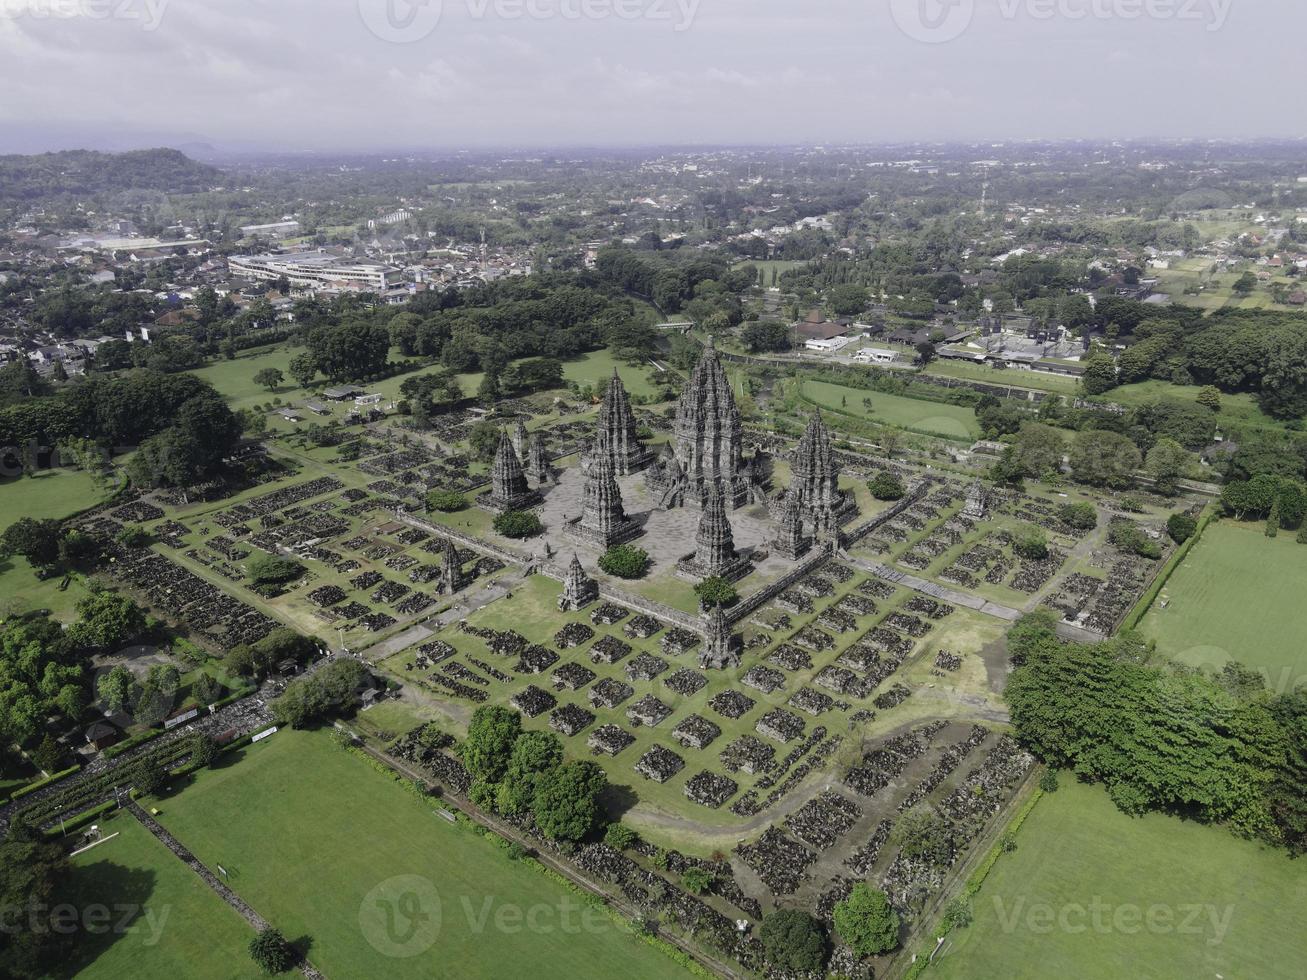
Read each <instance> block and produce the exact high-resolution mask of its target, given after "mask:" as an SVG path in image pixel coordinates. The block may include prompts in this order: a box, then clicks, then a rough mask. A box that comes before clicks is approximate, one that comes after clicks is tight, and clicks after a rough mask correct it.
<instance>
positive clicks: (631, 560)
mask: <svg viewBox="0 0 1307 980" xmlns="http://www.w3.org/2000/svg"><path fill="white" fill-rule="evenodd" d="M599 567H600V569H602V570H603V571H604V572H605V573H607V574H608V575H612V576H615V577H616V578H624V579H638V578H644V576H645V575H646V573H648V571H649V552H647V551H645V550H644V549H643V548H637V547H636V546H635V545H630V544H619V545H614V546H613V547H611V548H609V549H608V550H607V551H606V552H604V554H603V555H602V556H601V557H600V559H599Z"/></svg>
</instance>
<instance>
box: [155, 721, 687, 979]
mask: <svg viewBox="0 0 1307 980" xmlns="http://www.w3.org/2000/svg"><path fill="white" fill-rule="evenodd" d="M242 756H243V758H242V759H241V761H240V762H239V763H236V764H232V765H228V766H225V767H219V768H217V769H213V770H208V771H205V772H203V773H201V774H199V776H198V778H197V779H196V780H195V781H194V783H193V784H192V785H190V786H188V787H187V788H186V789H184V790H182V791H181V792H179V793H178V794H177V795H176V796H174V797H172V798H168V799H164V800H163V801H162V802H161V803H159V804H158V805H159V806H160V807H161V808H162V810H163V814H162V816H161V818H160V819H161V821H162V822H163V823H164V825H165V826H167V828H168V829H169V830H170V831H171V832H172V833H173V834H175V835H176V836H177V837H178V838H179V839H180V840H181V841H182V842H183V843H184V844H186V846H187V847H189V848H190V849H191V850H192V851H193V852H194V853H195V854H196V856H197V857H199V858H200V860H202V861H204V862H205V863H206V864H208V865H209V866H210V867H212V866H213V865H214V864H218V863H220V864H222V865H223V867H224V868H226V869H227V870H228V871H229V872H230V875H231V877H230V884H231V887H232V888H233V889H234V890H235V891H236V892H237V893H238V894H239V895H240V896H241V897H242V898H244V899H245V900H246V901H248V902H250V904H252V905H253V906H254V907H255V908H256V909H258V910H259V912H260V913H261V914H262V915H263V916H264V917H265V918H267V919H268V920H269V921H271V922H273V923H275V924H276V925H277V927H278V928H280V929H281V930H282V931H283V932H284V933H285V934H286V935H287V937H289V938H292V939H297V938H300V937H307V938H309V939H311V946H310V949H309V955H310V957H311V958H312V959H313V961H314V963H315V964H316V965H318V966H320V967H321V968H322V970H323V971H324V972H325V973H326V975H327V976H330V977H367V976H376V975H377V974H378V971H379V970H383V971H384V973H385V975H386V976H388V977H395V978H405V977H414V978H419V977H421V978H425V977H431V976H445V977H478V976H505V977H507V976H533V977H540V978H546V980H548V978H554V977H558V978H573V977H578V976H623V977H632V978H636V977H639V978H650V980H653V978H659V977H675V976H682V975H684V973H683V971H682V970H681V968H680V967H678V966H677V965H676V964H674V963H673V962H672V961H671V960H669V959H667V958H665V957H664V956H663V955H662V954H661V953H659V952H657V951H656V950H654V949H652V948H650V947H648V946H645V945H643V944H642V943H641V942H640V941H639V940H637V939H636V938H635V937H634V936H632V935H630V934H629V933H627V932H626V931H625V930H623V929H622V928H620V927H619V926H618V925H617V924H616V923H615V922H613V921H612V920H611V919H609V918H608V917H607V916H605V915H602V914H600V913H598V912H590V913H588V914H586V915H585V916H584V918H583V913H582V909H583V908H584V906H582V904H581V902H580V900H579V899H578V898H577V897H576V896H574V895H572V894H571V893H570V892H566V891H564V890H563V889H562V888H560V887H559V886H558V885H556V884H555V883H554V882H553V881H551V880H550V879H549V878H547V877H545V876H544V875H541V874H539V873H537V872H535V871H533V870H531V868H529V867H528V866H526V865H525V864H519V863H515V862H513V861H511V860H510V859H509V858H508V857H507V855H506V854H505V853H504V852H503V851H502V850H500V849H499V848H497V847H496V846H495V845H493V844H492V843H490V842H488V841H486V840H484V839H482V838H480V837H478V836H476V835H474V834H473V833H472V832H471V831H470V830H468V829H467V828H466V827H463V826H455V825H451V824H449V823H447V822H446V821H445V820H442V819H441V818H440V817H439V816H438V815H437V814H436V812H435V807H436V805H437V801H435V800H429V801H426V800H421V799H419V798H417V797H416V796H414V795H413V794H411V793H409V792H407V791H405V790H404V789H403V788H402V787H401V786H399V785H398V784H396V783H395V782H394V781H393V780H392V779H390V778H388V777H387V776H385V775H383V774H381V773H379V772H377V771H376V770H374V769H373V768H371V767H370V766H368V765H367V763H366V762H365V761H363V760H361V759H359V758H357V757H356V756H354V755H352V754H351V753H348V752H346V751H345V750H343V749H340V748H338V747H336V746H335V745H334V744H332V742H331V741H330V740H329V738H328V736H327V735H326V733H324V732H296V731H283V732H279V733H277V734H276V735H274V736H273V737H272V738H270V739H268V740H267V741H266V742H262V743H260V744H258V745H256V746H251V747H250V748H247V749H245V750H243V751H242ZM400 902H404V903H405V905H404V906H403V907H405V908H411V909H412V910H413V911H414V912H420V913H422V915H430V916H431V918H430V919H418V918H417V917H413V918H410V919H407V920H400V921H397V922H395V923H393V924H392V927H391V928H389V929H388V927H387V923H386V918H385V916H386V913H387V909H388V908H399V907H400V906H399V905H398V904H397V903H400ZM528 913H529V914H528ZM568 917H570V918H568ZM569 925H570V928H569ZM413 926H415V927H416V928H410V927H413ZM410 943H411V944H410Z"/></svg>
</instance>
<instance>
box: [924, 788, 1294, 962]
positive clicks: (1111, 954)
mask: <svg viewBox="0 0 1307 980" xmlns="http://www.w3.org/2000/svg"><path fill="white" fill-rule="evenodd" d="M1017 840H1018V847H1017V850H1016V851H1015V852H1014V853H1012V854H1009V855H1004V856H1003V857H1001V858H1000V859H999V861H998V863H997V864H996V865H995V867H994V870H993V871H992V872H991V873H990V875H989V878H988V879H987V880H986V882H985V884H984V887H983V888H981V890H980V892H979V894H978V895H976V897H975V898H974V899H973V910H974V913H975V922H974V923H973V924H972V925H971V926H970V928H967V929H960V930H956V931H954V932H953V933H952V934H951V935H950V937H949V940H948V943H947V944H946V947H945V950H944V952H943V955H942V956H940V957H937V958H936V961H935V966H934V967H932V968H931V969H930V970H929V971H928V972H927V974H926V975H927V976H933V977H941V978H985V980H989V978H993V977H1005V978H1022V977H1031V978H1036V977H1038V978H1044V977H1068V978H1070V977H1074V978H1077V980H1091V978H1097V977H1102V978H1111V980H1115V978H1119V977H1157V978H1169V977H1194V978H1198V977H1206V978H1212V980H1215V978H1218V977H1227V978H1236V977H1239V978H1242V977H1257V978H1259V980H1268V978H1274V977H1286V978H1287V977H1298V976H1301V975H1302V963H1303V959H1304V957H1307V938H1305V936H1307V934H1304V932H1303V930H1302V927H1301V913H1302V909H1303V908H1304V905H1305V903H1307V875H1305V874H1303V869H1302V868H1301V866H1300V864H1299V863H1298V862H1294V861H1291V860H1289V858H1288V857H1287V856H1286V855H1285V854H1284V853H1283V852H1279V851H1273V850H1270V849H1268V848H1264V847H1261V846H1259V845H1257V844H1253V843H1250V842H1248V841H1241V840H1238V839H1236V838H1235V837H1233V836H1231V835H1230V834H1229V833H1227V832H1226V831H1225V830H1224V829H1221V828H1217V827H1204V826H1200V825H1198V824H1194V823H1187V822H1184V821H1181V820H1178V819H1176V818H1173V817H1168V816H1162V815H1160V814H1152V815H1149V816H1146V817H1143V818H1142V819H1133V818H1131V817H1127V816H1125V815H1124V814H1122V813H1121V812H1120V811H1118V810H1117V809H1116V807H1115V806H1114V805H1113V804H1112V803H1111V801H1110V800H1109V799H1108V797H1107V794H1106V793H1105V792H1104V791H1103V790H1102V789H1101V788H1099V787H1096V786H1084V785H1080V784H1077V783H1074V782H1072V781H1071V780H1070V779H1068V778H1066V777H1065V776H1064V777H1063V779H1062V788H1061V789H1060V790H1059V791H1058V792H1056V793H1053V794H1051V795H1047V796H1045V797H1044V799H1042V800H1041V801H1040V802H1039V803H1038V805H1037V806H1036V807H1035V810H1034V812H1033V813H1032V814H1031V815H1030V817H1029V818H1028V819H1027V821H1026V822H1025V824H1024V825H1023V826H1022V828H1021V831H1020V832H1019V834H1018V836H1017Z"/></svg>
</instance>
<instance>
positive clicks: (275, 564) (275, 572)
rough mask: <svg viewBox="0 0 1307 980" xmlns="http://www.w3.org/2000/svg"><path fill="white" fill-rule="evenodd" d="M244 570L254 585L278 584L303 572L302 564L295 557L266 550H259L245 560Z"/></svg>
mask: <svg viewBox="0 0 1307 980" xmlns="http://www.w3.org/2000/svg"><path fill="white" fill-rule="evenodd" d="M245 570H246V571H247V572H248V573H249V576H250V580H251V581H252V582H254V584H255V585H280V584H281V583H283V582H293V581H294V580H295V579H297V578H299V577H300V576H301V575H303V574H304V566H303V565H301V564H300V563H299V562H297V561H296V560H295V559H293V558H287V557H285V556H284V555H270V554H268V553H267V552H260V553H259V554H257V555H255V556H254V557H253V558H251V559H250V560H249V561H247V562H246V563H245Z"/></svg>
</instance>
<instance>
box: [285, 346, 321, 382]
mask: <svg viewBox="0 0 1307 980" xmlns="http://www.w3.org/2000/svg"><path fill="white" fill-rule="evenodd" d="M286 370H288V371H289V372H290V376H291V377H292V378H294V379H295V383H296V384H297V385H299V386H300V387H301V388H307V387H308V386H309V385H311V384H313V379H314V378H316V377H317V376H318V360H317V358H315V357H314V356H313V355H312V354H310V353H308V352H305V353H303V354H296V355H295V356H294V357H292V358H291V359H290V364H289V365H288V366H287V368H286Z"/></svg>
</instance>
